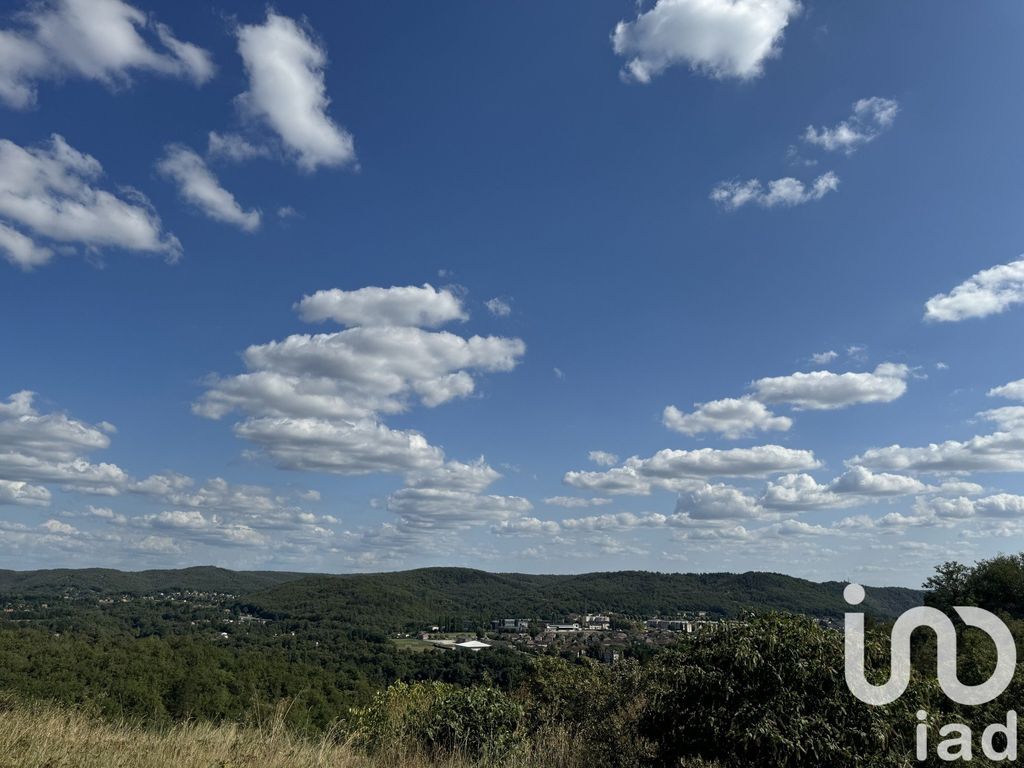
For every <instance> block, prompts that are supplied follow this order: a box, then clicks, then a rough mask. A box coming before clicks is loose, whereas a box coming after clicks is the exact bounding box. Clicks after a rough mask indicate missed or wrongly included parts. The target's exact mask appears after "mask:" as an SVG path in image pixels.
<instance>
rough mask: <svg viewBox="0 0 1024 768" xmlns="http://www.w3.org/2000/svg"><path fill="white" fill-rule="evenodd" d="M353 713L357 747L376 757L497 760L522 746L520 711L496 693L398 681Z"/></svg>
mask: <svg viewBox="0 0 1024 768" xmlns="http://www.w3.org/2000/svg"><path fill="white" fill-rule="evenodd" d="M355 714H356V720H355V743H356V745H357V746H359V747H360V748H362V749H364V750H366V751H367V752H369V753H371V754H374V755H389V754H391V755H395V756H396V757H399V756H401V757H404V756H407V755H410V754H411V755H413V756H423V757H426V758H429V759H437V758H443V757H445V756H449V755H459V756H462V757H467V758H470V759H480V758H489V759H499V758H501V757H502V756H503V755H506V754H508V753H510V752H511V751H513V750H514V749H516V748H517V747H518V746H519V745H520V743H521V742H522V731H523V729H522V728H521V721H522V715H523V712H522V708H521V707H520V706H519V704H518V703H516V702H515V701H514V700H513V699H512V698H511V697H509V696H508V694H506V693H503V692H502V691H500V690H497V689H495V688H486V687H483V686H473V687H470V688H459V687H457V686H454V685H450V684H448V683H437V682H420V683H402V682H399V683H395V684H393V685H391V686H389V687H388V688H387V689H385V690H384V691H381V692H380V693H378V694H377V695H376V696H375V697H374V699H373V701H372V702H371V703H370V705H369V706H368V707H365V708H364V709H361V710H359V711H357V712H356V713H355ZM396 753H400V754H396Z"/></svg>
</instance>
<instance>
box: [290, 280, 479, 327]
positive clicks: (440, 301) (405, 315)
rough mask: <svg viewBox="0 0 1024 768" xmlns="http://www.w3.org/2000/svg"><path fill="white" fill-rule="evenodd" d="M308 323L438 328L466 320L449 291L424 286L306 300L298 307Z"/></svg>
mask: <svg viewBox="0 0 1024 768" xmlns="http://www.w3.org/2000/svg"><path fill="white" fill-rule="evenodd" d="M295 308H296V309H297V310H298V312H299V316H300V317H301V318H302V319H303V320H305V321H306V322H309V323H315V322H319V321H322V320H333V321H334V322H336V323H338V324H339V325H345V326H356V325H363V326H371V325H372V326H388V325H391V326H417V327H421V328H436V327H438V326H441V325H444V324H445V323H450V322H452V321H453V320H466V319H468V317H469V316H468V314H467V313H466V311H465V309H464V308H463V306H462V300H461V299H460V298H459V297H458V296H456V295H455V294H454V293H453V292H452V291H451V290H450V289H448V288H442V289H441V290H438V289H436V288H434V286H432V285H430V284H429V283H424V284H423V285H422V286H419V287H417V286H415V285H410V286H392V287H391V288H377V287H375V286H370V287H366V288H359V289H358V290H355V291H343V290H340V289H338V288H334V289H332V290H329V291H317V292H316V293H314V294H312V295H311V296H303V297H302V300H301V301H299V303H298V304H296V305H295Z"/></svg>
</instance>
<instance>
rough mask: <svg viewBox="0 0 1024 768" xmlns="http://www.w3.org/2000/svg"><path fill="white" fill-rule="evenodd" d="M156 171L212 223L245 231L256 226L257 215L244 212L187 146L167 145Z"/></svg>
mask: <svg viewBox="0 0 1024 768" xmlns="http://www.w3.org/2000/svg"><path fill="white" fill-rule="evenodd" d="M156 167H157V170H158V171H159V172H160V173H161V174H162V175H164V176H165V177H167V178H168V179H171V180H172V181H174V182H175V183H176V184H177V185H178V193H179V194H180V195H181V197H182V199H183V200H185V201H186V202H187V203H190V204H191V205H193V206H195V207H196V208H197V209H199V210H200V211H202V212H203V213H204V214H206V215H207V216H208V217H209V218H211V219H214V220H215V221H223V222H225V223H227V224H234V225H235V226H236V227H239V228H241V229H243V230H245V231H246V232H255V231H256V230H257V229H259V227H260V212H259V211H255V210H253V211H246V210H243V209H242V207H241V206H240V205H239V204H238V201H237V200H235V196H234V195H232V194H231V193H230V192H228V191H227V190H226V189H224V187H222V186H221V185H220V181H218V180H217V177H216V176H214V174H213V172H212V171H210V169H209V168H207V167H206V163H205V162H204V161H203V158H201V157H200V156H199V155H197V154H196V153H195V152H193V151H192V150H191V149H189V148H188V147H183V146H182V145H180V144H170V145H168V146H167V147H166V148H165V149H164V155H163V157H162V158H160V161H159V162H158V163H157V166H156Z"/></svg>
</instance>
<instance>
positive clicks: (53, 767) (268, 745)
mask: <svg viewBox="0 0 1024 768" xmlns="http://www.w3.org/2000/svg"><path fill="white" fill-rule="evenodd" d="M283 715H284V713H283V712H282V711H276V712H273V713H270V714H269V716H268V718H267V719H266V721H265V722H264V723H263V724H261V725H260V726H258V727H242V726H238V725H234V724H227V725H219V726H216V725H211V724H208V723H197V722H186V723H181V724H178V725H175V726H172V727H168V728H162V729H154V728H146V727H144V726H142V725H138V724H132V723H127V722H122V723H108V722H104V721H102V720H97V719H96V718H93V717H89V716H87V715H85V714H83V713H82V712H79V711H75V710H72V709H68V708H62V707H57V706H53V705H49V704H43V703H38V702H34V703H16V702H14V701H12V700H6V701H5V700H3V699H0V766H2V768H328V766H329V767H330V768H384V766H386V767H387V768H491V766H492V765H493V766H494V767H495V768H496V766H497V763H491V762H488V761H469V760H464V759H462V758H459V757H445V758H441V759H429V758H426V757H422V756H417V755H414V754H406V753H402V752H401V751H400V750H399V751H395V752H392V753H390V754H388V755H386V756H379V757H377V758H371V757H368V756H365V755H362V754H360V753H359V752H357V751H356V750H355V749H354V748H353V747H352V746H350V745H349V744H348V743H346V742H345V741H342V740H340V739H339V737H338V736H337V734H336V733H330V732H329V733H326V734H324V735H323V736H321V737H319V738H317V739H312V738H301V737H298V736H296V735H295V734H294V733H293V731H292V730H291V729H289V728H288V727H287V725H286V723H285V719H284V717H283ZM565 744H566V742H565V741H563V742H562V746H561V747H559V746H558V745H556V744H551V745H550V746H548V745H545V746H544V749H543V752H542V754H540V755H538V756H537V757H534V754H535V752H534V751H533V750H527V751H524V752H522V753H520V754H518V755H506V756H504V758H503V759H502V760H501V762H500V764H501V765H502V766H509V768H534V766H537V767H538V768H539V766H541V765H545V766H554V767H555V768H559V767H561V768H572V766H574V765H575V763H574V762H573V761H572V758H571V756H570V754H569V752H570V751H569V750H568V749H566V747H565Z"/></svg>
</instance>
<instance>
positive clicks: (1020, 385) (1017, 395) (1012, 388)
mask: <svg viewBox="0 0 1024 768" xmlns="http://www.w3.org/2000/svg"><path fill="white" fill-rule="evenodd" d="M988 396H989V397H1005V398H1006V399H1008V400H1024V379H1017V381H1011V382H1010V383H1009V384H1003V385H1002V386H1000V387H993V388H992V389H990V390H989V391H988Z"/></svg>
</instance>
